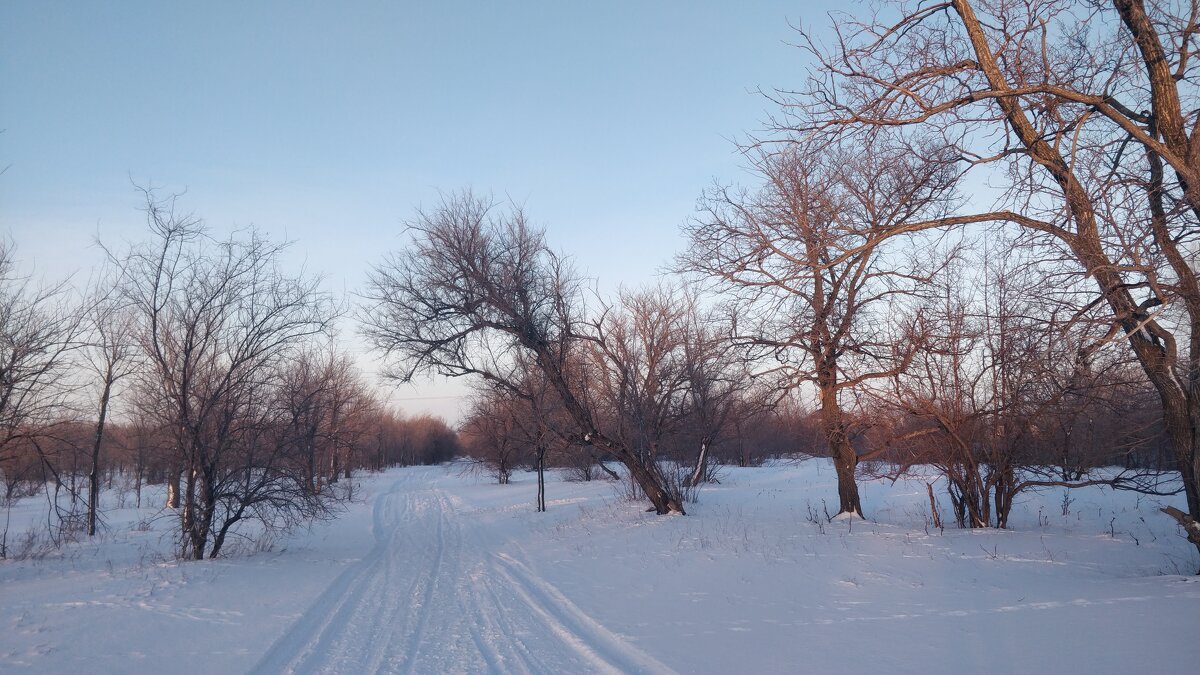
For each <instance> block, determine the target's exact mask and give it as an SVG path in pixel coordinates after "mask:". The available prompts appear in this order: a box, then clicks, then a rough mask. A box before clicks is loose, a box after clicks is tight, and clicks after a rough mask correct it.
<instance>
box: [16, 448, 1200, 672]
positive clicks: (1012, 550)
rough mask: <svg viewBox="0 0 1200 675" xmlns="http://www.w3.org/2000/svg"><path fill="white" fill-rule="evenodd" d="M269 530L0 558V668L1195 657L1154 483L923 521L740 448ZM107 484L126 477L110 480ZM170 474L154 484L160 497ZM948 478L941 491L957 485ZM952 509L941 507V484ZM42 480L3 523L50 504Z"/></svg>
mask: <svg viewBox="0 0 1200 675" xmlns="http://www.w3.org/2000/svg"><path fill="white" fill-rule="evenodd" d="M360 482H361V484H360V485H359V487H358V489H357V494H358V495H359V496H361V497H362V500H361V501H359V502H357V503H355V504H352V505H351V506H350V507H349V509H348V510H347V511H346V512H345V513H344V514H343V515H342V517H340V518H339V519H338V520H336V521H334V522H332V523H326V524H320V525H317V526H315V527H313V528H312V529H311V530H308V531H304V532H299V533H296V534H294V535H293V536H292V537H290V538H289V539H287V540H285V541H279V542H276V543H275V545H274V546H273V547H271V549H270V550H266V551H258V552H254V551H253V550H251V549H250V547H249V546H246V547H243V549H242V550H240V551H231V556H230V557H228V558H225V559H219V560H215V561H206V562H201V563H195V562H177V561H174V560H171V559H170V557H169V552H170V549H171V543H172V539H171V527H172V525H173V523H172V522H171V520H170V519H169V518H159V519H155V518H154V515H155V513H156V510H155V509H153V508H146V509H142V510H141V511H138V510H136V509H132V508H125V509H116V508H113V509H111V510H110V511H109V512H108V513H107V519H108V528H107V531H106V533H105V534H104V536H102V537H99V538H98V539H99V541H96V542H83V543H78V544H73V545H70V546H67V547H65V548H64V549H62V550H60V551H56V552H52V553H49V554H47V555H44V556H41V557H36V558H29V559H25V560H19V561H13V560H10V561H5V562H0V672H6V673H8V672H38V673H45V672H58V673H67V672H97V673H99V672H106V673H107V672H114V673H115V672H122V673H126V672H155V673H162V672H170V673H173V674H175V673H179V674H183V673H236V672H257V673H277V672H293V671H294V672H333V673H365V672H406V673H407V672H411V673H459V672H534V673H583V672H651V673H657V672H679V673H771V672H786V673H797V672H817V673H837V672H914V673H938V672H946V673H963V672H970V673H976V672H1021V673H1029V672H1047V673H1070V672H1079V673H1120V672H1125V673H1171V672H1178V673H1193V672H1196V670H1197V663H1198V662H1200V640H1197V637H1196V635H1197V632H1196V628H1197V624H1198V622H1200V579H1198V578H1197V577H1194V576H1192V574H1191V573H1193V572H1195V571H1196V569H1197V567H1198V566H1200V560H1197V556H1196V553H1195V550H1194V549H1193V548H1192V547H1191V546H1190V545H1188V544H1187V542H1186V541H1184V540H1183V539H1182V538H1181V537H1180V535H1179V532H1178V530H1177V528H1176V527H1175V526H1174V524H1173V522H1172V521H1170V520H1169V519H1168V518H1167V517H1165V516H1163V515H1161V514H1159V513H1158V511H1157V509H1158V506H1159V505H1160V502H1162V503H1175V504H1179V502H1180V500H1178V499H1170V500H1162V499H1158V498H1151V497H1145V496H1139V495H1135V494H1132V493H1112V492H1111V491H1106V490H1100V489H1087V490H1079V491H1076V492H1074V493H1072V494H1071V495H1070V499H1071V501H1070V502H1069V503H1068V504H1067V505H1066V508H1065V511H1066V513H1064V502H1063V492H1062V491H1061V490H1056V491H1047V492H1043V493H1041V494H1038V495H1032V496H1029V497H1027V498H1025V499H1023V500H1022V501H1021V502H1020V503H1019V504H1018V505H1017V506H1016V508H1015V509H1014V513H1013V517H1012V519H1011V527H1012V529H1011V530H1007V531H960V530H956V529H946V530H945V531H944V532H939V531H937V530H933V529H930V528H928V527H927V525H926V521H927V518H926V516H927V514H928V499H927V496H926V493H925V484H924V483H923V482H920V481H913V482H911V483H905V482H904V481H901V482H898V483H896V484H895V485H892V484H890V483H888V482H886V481H874V482H864V484H863V500H864V505H865V508H866V509H867V513H868V516H869V517H868V520H867V521H865V522H863V521H859V522H845V521H835V522H833V523H829V522H825V520H824V514H823V510H824V509H823V506H822V500H823V499H824V500H829V501H833V500H836V488H835V483H834V473H833V470H832V468H831V466H830V465H829V463H828V462H827V461H825V460H809V461H805V462H801V463H795V464H788V465H783V466H772V467H762V468H753V469H734V468H727V469H724V470H723V473H722V475H721V484H720V485H714V486H710V487H707V488H705V489H704V491H703V492H702V493H701V496H700V501H699V503H697V504H693V505H691V507H690V515H688V516H685V517H678V516H670V517H665V516H654V515H653V514H647V513H645V512H644V511H643V510H642V509H643V505H642V504H641V503H640V502H638V503H634V502H628V501H624V500H623V499H622V498H621V497H620V496H619V492H620V491H619V490H618V489H616V488H615V487H614V485H613V484H611V483H606V482H594V483H583V484H580V483H564V482H559V481H558V480H554V481H553V482H552V483H551V485H550V486H549V488H548V499H549V509H550V510H549V512H548V513H545V514H537V513H534V512H533V506H532V505H533V497H534V494H533V491H534V485H533V479H532V477H531V476H529V475H526V474H518V475H517V476H515V479H514V483H513V484H511V485H507V486H499V485H492V484H488V483H486V482H484V481H483V480H482V479H477V478H471V477H464V476H462V475H460V474H459V472H458V471H457V470H451V469H448V468H445V467H421V468H408V469H396V470H392V471H388V472H386V473H383V474H380V475H373V476H364V477H362V478H361V479H360ZM110 496H111V495H110ZM159 498H160V495H151V496H148V499H153V500H155V503H157V500H158V499H159ZM943 499H944V498H943ZM945 506H946V505H944V509H943V510H944V512H945V511H947V510H948V509H947V508H945ZM44 509H45V501H44V499H42V500H39V499H38V498H30V499H28V500H25V501H23V502H21V503H20V504H19V505H17V506H16V507H15V508H14V510H13V513H12V524H11V525H10V535H9V536H10V542H11V540H12V539H13V538H14V537H19V536H20V535H21V534H22V533H23V532H24V531H25V530H26V529H27V528H28V527H29V526H30V524H31V523H33V522H36V521H37V520H38V519H39V518H44Z"/></svg>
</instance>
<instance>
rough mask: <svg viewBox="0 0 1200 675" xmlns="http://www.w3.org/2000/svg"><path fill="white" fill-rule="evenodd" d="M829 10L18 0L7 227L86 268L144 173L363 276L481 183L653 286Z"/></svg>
mask: <svg viewBox="0 0 1200 675" xmlns="http://www.w3.org/2000/svg"><path fill="white" fill-rule="evenodd" d="M838 4H839V5H844V4H845V3H838ZM830 6H834V3H828V2H796V1H793V2H778V1H774V0H755V1H754V2H746V3H738V2H718V1H712V2H684V1H682V0H672V1H663V2H645V1H643V2H591V3H585V2H550V1H540V2H518V1H515V0H514V1H511V2H482V1H481V2H456V1H431V2H421V3H417V2H401V1H394V2H338V3H335V2H290V1H289V2H282V1H281V2H204V3H175V2H169V3H164V2H157V1H155V2H141V1H126V2H116V3H101V2H56V1H50V0H29V1H24V0H0V129H3V133H0V167H5V166H7V170H6V171H5V172H4V173H3V174H2V175H0V232H3V233H6V234H7V236H9V237H10V238H11V239H12V240H13V241H14V242H15V243H16V245H17V248H18V255H19V257H20V258H21V259H22V260H23V261H24V262H25V263H27V264H31V265H34V266H36V270H37V273H38V274H39V275H41V276H45V277H48V278H60V277H63V276H65V275H67V274H70V273H72V272H75V273H76V274H77V275H81V276H82V277H86V276H87V270H88V269H89V268H90V267H91V266H92V265H93V264H94V263H95V262H96V261H97V260H98V259H99V257H100V256H99V252H98V251H97V250H96V249H95V248H94V247H93V246H92V240H93V239H94V238H95V237H96V236H97V235H99V236H100V237H101V238H102V239H104V240H105V241H106V242H120V241H121V240H122V239H131V238H138V237H140V236H141V235H142V227H143V221H142V219H141V214H140V213H139V212H138V211H137V206H138V195H137V193H136V192H135V191H134V190H133V189H132V187H131V181H132V182H137V183H140V184H147V183H153V184H154V185H159V186H162V187H163V188H164V189H166V190H167V191H180V190H186V191H187V195H186V197H185V198H184V202H183V204H184V206H185V207H186V208H188V209H190V210H192V211H194V212H195V213H196V214H197V215H199V216H201V217H203V218H204V219H205V221H206V222H207V223H209V225H210V226H212V227H213V228H214V229H217V230H220V229H224V228H229V227H233V226H244V225H250V224H253V225H256V226H258V227H259V228H261V229H263V230H265V231H267V232H269V233H271V234H272V235H273V236H276V237H285V238H287V239H291V240H295V241H296V245H295V248H294V253H295V255H296V256H297V257H298V258H300V259H303V260H305V261H306V262H307V265H308V267H309V268H310V269H312V270H314V271H320V272H323V273H325V274H326V275H327V276H328V278H329V284H330V287H331V288H332V289H334V290H337V291H338V292H341V291H343V290H345V291H354V290H356V289H358V288H360V287H361V285H362V283H363V280H364V278H365V272H366V270H367V269H368V267H369V266H370V265H371V264H373V263H375V262H378V261H379V260H380V259H381V257H382V255H383V253H384V252H385V251H388V250H392V249H395V248H398V247H399V246H401V245H402V243H403V238H402V237H401V235H400V231H401V227H402V224H403V222H404V220H405V219H407V218H409V217H410V216H411V214H412V212H413V209H414V207H415V206H417V205H419V204H430V203H433V202H435V201H436V200H437V195H438V191H439V190H440V191H448V190H455V189H460V188H467V187H470V188H473V189H474V190H476V191H482V192H489V191H490V192H492V193H494V194H496V195H497V196H500V197H509V198H511V199H513V200H514V201H516V202H519V203H521V204H524V205H525V206H526V208H527V209H528V211H529V213H530V215H531V216H532V218H533V219H534V220H535V221H536V222H538V223H539V224H541V225H543V226H545V227H546V228H547V230H548V232H549V238H550V240H551V243H552V244H553V245H555V246H556V247H558V248H561V249H562V250H564V251H565V252H567V253H569V254H571V255H573V256H574V257H575V259H576V261H577V264H578V265H579V267H580V268H581V269H583V270H584V271H585V272H586V273H588V274H589V275H591V276H593V277H595V278H597V279H598V280H599V281H600V283H601V285H602V287H604V288H614V287H615V286H616V285H617V284H618V283H626V284H639V283H645V282H648V281H652V280H653V277H654V275H655V273H656V272H657V270H658V268H659V267H660V266H661V265H662V264H664V263H665V262H667V261H668V260H669V259H670V257H671V255H672V254H673V253H674V252H675V251H677V250H678V248H679V247H680V245H681V239H680V236H679V233H678V230H679V225H680V223H681V222H683V221H684V220H685V219H686V218H687V217H688V216H689V215H690V214H691V213H692V211H693V208H694V205H695V201H696V198H697V196H698V195H699V194H700V192H701V190H702V189H703V188H704V187H706V186H707V185H709V184H710V183H711V182H712V181H713V180H714V179H717V180H722V181H736V180H739V179H740V178H742V176H741V171H740V167H741V161H740V159H739V157H738V156H737V154H736V152H735V147H734V144H733V142H732V139H735V138H738V137H740V136H742V135H743V134H745V133H746V132H751V131H754V130H755V129H757V128H758V127H759V126H760V124H761V121H762V120H763V118H764V117H765V112H766V111H767V110H769V109H770V104H769V102H768V101H766V100H765V99H763V98H762V97H761V96H759V95H758V94H756V93H754V90H755V89H756V88H758V87H760V86H761V87H763V88H765V89H770V88H773V87H784V88H786V87H789V86H792V87H794V86H799V84H800V78H801V77H802V76H803V72H804V66H805V59H804V57H803V54H802V53H801V52H800V50H798V49H796V48H795V47H792V46H789V44H788V43H789V42H794V41H795V39H796V34H795V33H794V31H793V30H792V29H791V28H790V27H789V25H788V24H789V21H790V22H791V23H793V24H796V23H804V24H805V25H808V24H813V25H817V26H825V25H826V24H828V21H829V19H828V18H827V17H826V16H825V12H826V10H827V9H828V7H830ZM348 337H352V336H348ZM355 344H357V343H355ZM354 349H356V350H361V348H360V347H354ZM460 391H461V390H460V389H459V388H455V387H447V386H445V385H426V386H423V387H419V388H416V389H411V388H406V389H403V390H400V391H399V392H397V393H396V394H395V396H397V397H398V398H399V399H403V400H402V401H401V405H402V406H403V407H405V408H406V409H407V410H409V411H411V412H417V411H425V410H432V411H434V412H437V413H440V414H444V415H446V416H448V417H454V416H455V410H456V407H455V399H453V398H436V399H430V400H429V401H426V402H421V401H414V400H409V399H412V398H415V397H423V396H431V397H432V396H438V397H442V396H456V395H458V394H459V393H460Z"/></svg>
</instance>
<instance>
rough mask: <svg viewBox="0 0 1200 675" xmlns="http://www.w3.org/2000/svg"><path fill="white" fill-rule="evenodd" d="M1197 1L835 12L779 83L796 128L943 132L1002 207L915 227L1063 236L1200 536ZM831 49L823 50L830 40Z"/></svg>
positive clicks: (793, 133) (805, 132)
mask: <svg viewBox="0 0 1200 675" xmlns="http://www.w3.org/2000/svg"><path fill="white" fill-rule="evenodd" d="M1198 15H1200V10H1198V5H1197V3H1196V2H1195V1H1192V2H1165V1H1164V2H1158V1H1151V2H1144V1H1142V0H1111V2H1101V1H1096V2H1076V1H1074V0H1004V1H1000V0H986V1H985V0H947V1H944V2H919V3H912V2H900V3H895V4H892V5H889V6H887V7H886V8H885V9H884V10H883V13H881V14H877V15H873V16H859V17H853V16H846V15H839V16H838V17H836V21H835V26H834V31H835V38H834V39H833V40H832V41H826V42H825V43H824V44H823V43H821V42H819V41H817V40H815V39H813V40H808V41H807V42H806V44H807V48H808V50H809V52H810V53H811V55H812V56H814V57H815V58H816V60H817V62H818V64H819V65H818V66H817V67H815V68H814V69H813V70H812V71H811V73H810V77H809V79H808V81H807V82H806V83H805V84H804V85H803V86H802V87H801V88H800V89H799V90H798V91H795V92H783V93H781V94H780V96H779V99H780V102H781V103H782V104H783V106H784V107H783V112H782V114H781V116H780V117H779V118H778V119H777V120H775V121H776V123H777V124H776V126H777V127H778V129H779V130H781V131H785V132H786V134H785V136H787V137H791V138H805V139H812V138H814V137H817V138H825V139H828V138H837V137H844V136H847V135H850V136H856V137H859V138H862V137H865V136H869V135H872V134H875V133H879V132H880V131H881V130H884V129H887V130H889V132H892V131H894V130H895V129H897V128H902V129H913V128H918V129H921V130H922V131H923V132H924V133H930V134H936V135H937V136H938V138H940V139H941V141H942V143H943V144H944V145H945V146H946V147H947V148H948V149H949V150H951V151H952V152H953V153H954V154H956V155H958V156H960V157H962V158H963V159H964V160H966V161H967V162H968V163H969V166H970V168H971V171H969V172H968V174H967V175H968V176H972V175H973V174H976V173H978V174H981V175H980V176H977V177H971V178H969V180H971V181H972V182H971V183H970V184H971V185H973V186H978V185H981V184H983V182H984V181H990V182H991V183H992V184H993V185H997V186H999V187H1000V188H1002V189H1003V194H1002V195H1001V196H1000V197H999V198H998V199H996V201H995V204H994V205H993V206H992V208H988V206H987V205H979V204H975V205H974V206H976V207H981V208H979V209H978V210H977V211H967V210H964V211H962V212H960V213H958V214H955V215H953V216H952V217H949V218H933V219H928V220H925V221H913V222H909V223H906V224H904V227H903V229H908V230H911V229H918V228H924V227H937V226H948V225H955V224H961V223H964V222H979V221H983V220H994V221H1003V222H1008V223H1012V224H1015V225H1016V226H1019V227H1022V228H1026V229H1028V230H1029V231H1032V232H1036V233H1040V234H1042V235H1045V236H1046V237H1049V238H1053V239H1055V240H1056V241H1057V242H1058V244H1059V245H1061V246H1062V247H1063V248H1064V249H1065V250H1067V251H1069V252H1070V254H1071V258H1072V263H1073V265H1074V267H1075V268H1076V271H1077V273H1078V274H1080V275H1083V276H1086V277H1087V278H1089V279H1091V280H1092V281H1093V282H1094V288H1095V295H1094V299H1093V301H1092V302H1093V303H1094V305H1096V306H1102V307H1106V308H1107V309H1108V311H1109V315H1110V318H1109V321H1110V322H1111V326H1112V331H1111V333H1110V335H1109V337H1110V338H1112V337H1116V336H1122V337H1123V338H1124V340H1125V341H1127V343H1128V344H1129V346H1130V348H1131V349H1132V350H1133V353H1134V354H1135V356H1136V358H1137V360H1138V362H1139V363H1140V364H1141V367H1142V369H1143V370H1144V371H1145V373H1146V376H1147V377H1148V378H1149V380H1150V381H1151V382H1152V383H1153V385H1154V387H1155V389H1156V390H1157V392H1158V395H1159V398H1160V401H1161V404H1162V411H1163V417H1164V420H1165V424H1166V428H1167V431H1168V434H1169V435H1170V437H1171V439H1172V445H1173V446H1174V450H1175V456H1176V460H1177V464H1178V468H1179V470H1180V472H1181V474H1182V476H1183V482H1184V491H1185V492H1186V495H1187V504H1188V509H1189V512H1190V513H1188V514H1183V513H1180V512H1177V513H1174V514H1173V515H1175V516H1176V517H1177V519H1178V520H1180V522H1181V524H1182V525H1184V527H1185V528H1186V529H1187V531H1188V533H1189V536H1190V537H1191V539H1192V541H1194V542H1195V543H1196V544H1197V546H1200V523H1198V522H1197V521H1196V519H1197V518H1200V491H1198V489H1197V476H1200V452H1197V446H1198V444H1200V279H1197V275H1196V269H1195V265H1194V260H1195V255H1194V254H1195V247H1196V236H1195V233H1196V231H1197V228H1196V225H1197V223H1198V222H1200V132H1198V129H1197V123H1198V121H1200V106H1198V105H1197V93H1198V90H1197V76H1198V74H1200V73H1198V72H1197V60H1196V59H1195V58H1194V56H1195V51H1196V46H1197V45H1196V36H1197V33H1200V22H1198V21H1197V17H1198ZM826 45H828V46H826Z"/></svg>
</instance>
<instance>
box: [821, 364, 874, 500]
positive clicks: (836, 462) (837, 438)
mask: <svg viewBox="0 0 1200 675" xmlns="http://www.w3.org/2000/svg"><path fill="white" fill-rule="evenodd" d="M821 379H822V380H823V382H822V383H821V384H818V387H819V389H820V392H821V424H822V426H823V427H824V430H825V440H826V441H828V443H829V453H830V455H832V456H833V467H834V469H835V470H836V472H837V481H838V513H839V514H842V513H853V514H856V515H857V516H858V517H859V518H863V517H864V516H863V512H862V502H861V501H860V500H859V496H858V482H857V481H856V480H855V478H854V472H855V470H856V469H857V468H858V453H856V452H855V451H854V447H853V446H851V445H850V439H849V438H848V437H847V435H846V423H845V420H844V419H843V418H842V408H841V406H840V405H839V404H838V400H837V387H836V386H835V379H834V375H833V374H832V373H829V372H826V373H825V374H824V375H823V376H822V377H821Z"/></svg>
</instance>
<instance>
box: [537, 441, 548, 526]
mask: <svg viewBox="0 0 1200 675" xmlns="http://www.w3.org/2000/svg"><path fill="white" fill-rule="evenodd" d="M537 483H538V484H537V510H538V512H539V513H544V512H545V511H546V449H545V448H538V449H537Z"/></svg>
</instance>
